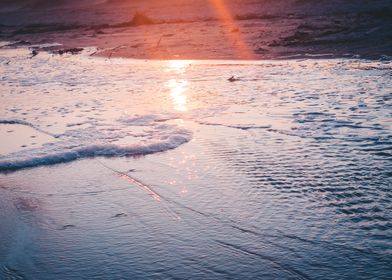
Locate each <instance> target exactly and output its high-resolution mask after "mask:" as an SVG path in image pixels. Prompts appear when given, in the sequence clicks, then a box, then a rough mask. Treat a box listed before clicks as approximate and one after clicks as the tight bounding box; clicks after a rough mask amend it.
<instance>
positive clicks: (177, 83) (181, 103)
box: [167, 79, 188, 112]
mask: <svg viewBox="0 0 392 280" xmlns="http://www.w3.org/2000/svg"><path fill="white" fill-rule="evenodd" d="M167 85H168V88H169V89H170V97H171V99H172V102H173V107H174V109H175V110H177V111H181V112H185V111H187V110H188V108H187V96H186V94H185V92H186V90H187V88H188V81H187V80H176V79H172V80H169V81H168V84H167Z"/></svg>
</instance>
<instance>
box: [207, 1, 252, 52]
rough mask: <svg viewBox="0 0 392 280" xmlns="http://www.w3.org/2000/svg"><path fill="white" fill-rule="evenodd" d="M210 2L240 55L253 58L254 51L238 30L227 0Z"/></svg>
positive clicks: (228, 37)
mask: <svg viewBox="0 0 392 280" xmlns="http://www.w3.org/2000/svg"><path fill="white" fill-rule="evenodd" d="M210 2H211V5H212V6H213V8H214V10H215V11H216V13H217V14H218V16H219V18H220V20H221V21H222V23H223V24H224V26H225V35H226V37H227V39H228V40H229V41H230V43H231V44H232V46H233V48H234V49H235V51H236V53H237V55H238V57H241V58H246V59H252V58H253V55H252V52H251V51H250V50H249V47H248V45H247V43H246V42H245V40H244V39H243V38H242V36H241V33H240V32H238V30H239V27H238V25H237V23H236V20H235V18H234V17H233V15H232V13H231V11H230V9H229V8H228V7H227V5H226V3H225V0H210Z"/></svg>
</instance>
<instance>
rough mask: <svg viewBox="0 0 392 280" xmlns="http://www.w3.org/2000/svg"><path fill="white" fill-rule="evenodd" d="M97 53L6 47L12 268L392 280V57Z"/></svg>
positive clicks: (8, 254) (7, 233)
mask: <svg viewBox="0 0 392 280" xmlns="http://www.w3.org/2000/svg"><path fill="white" fill-rule="evenodd" d="M93 52H94V49H93V48H91V49H89V48H87V49H85V51H84V52H83V53H82V54H80V55H63V56H60V55H53V54H49V53H46V52H40V53H39V54H38V55H37V56H35V57H32V58H31V55H30V51H29V50H28V49H25V48H16V49H15V48H2V49H0V65H1V66H0V71H1V72H0V74H1V77H0V97H1V101H2V102H1V104H0V136H1V147H0V171H1V175H0V210H1V211H0V279H3V278H4V279H238V278H242V279H250V278H253V279H254V278H256V279H391V278H392V268H391V263H392V238H391V237H392V193H391V188H392V150H391V147H392V63H391V62H390V61H388V60H386V61H367V60H359V59H318V60H314V59H302V60H278V61H180V60H179V61H148V60H129V59H107V58H96V57H91V56H90V54H91V53H93ZM232 76H233V77H234V81H229V78H230V77H232Z"/></svg>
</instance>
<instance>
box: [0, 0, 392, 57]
mask: <svg viewBox="0 0 392 280" xmlns="http://www.w3.org/2000/svg"><path fill="white" fill-rule="evenodd" d="M26 2H27V4H26ZM29 2H31V0H30V1H28V0H24V1H23V0H20V1H19V2H16V3H19V6H18V5H16V4H14V5H13V6H11V7H10V5H5V4H3V12H2V13H0V25H1V26H0V28H1V32H0V40H4V41H12V42H20V44H21V45H26V44H27V45H29V44H43V43H60V44H61V45H62V47H61V48H75V47H88V46H95V47H98V51H97V53H96V54H95V55H103V56H117V57H130V58H150V59H276V58H292V57H297V58H298V57H313V58H315V57H353V56H356V57H357V56H360V57H363V58H376V59H379V58H380V57H382V56H391V55H392V53H391V50H392V43H391V41H392V40H391V38H392V34H391V32H392V31H391V29H390V28H389V26H390V25H391V21H392V10H391V1H390V0H377V1H360V2H358V1H354V0H345V1H341V0H334V1H312V0H305V1H297V0H290V1H287V0H278V1H262V0H260V1H250V0H249V1H243V0H241V1H240V0H230V1H227V0H226V1H222V0H214V1H212V0H192V1H191V0H187V1H184V0H183V1H178V0H172V1H165V2H162V1H155V0H152V1H141V0H137V1H105V2H104V1H95V2H94V1H75V2H72V1H68V2H67V1H66V2H63V4H62V5H60V4H57V5H56V2H53V1H45V0H41V1H36V2H38V3H36V5H35V6H34V5H32V4H30V5H28V3H29ZM60 3H61V2H60ZM67 3H68V4H67ZM23 5H25V6H26V7H25V6H23ZM12 7H13V8H12ZM20 7H25V8H20ZM0 8H1V6H0ZM0 11H1V10H0Z"/></svg>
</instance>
